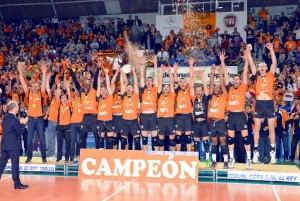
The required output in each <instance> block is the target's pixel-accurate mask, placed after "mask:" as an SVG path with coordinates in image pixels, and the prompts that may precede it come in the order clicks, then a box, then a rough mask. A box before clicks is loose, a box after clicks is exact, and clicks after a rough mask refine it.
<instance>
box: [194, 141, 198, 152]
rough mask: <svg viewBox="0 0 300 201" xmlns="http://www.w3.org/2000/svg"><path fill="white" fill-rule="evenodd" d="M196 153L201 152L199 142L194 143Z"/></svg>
mask: <svg viewBox="0 0 300 201" xmlns="http://www.w3.org/2000/svg"><path fill="white" fill-rule="evenodd" d="M194 151H195V152H198V151H199V142H198V141H194Z"/></svg>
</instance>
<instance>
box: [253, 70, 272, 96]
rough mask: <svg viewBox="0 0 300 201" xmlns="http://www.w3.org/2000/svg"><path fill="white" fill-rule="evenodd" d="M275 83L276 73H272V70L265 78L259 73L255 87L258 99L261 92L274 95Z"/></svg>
mask: <svg viewBox="0 0 300 201" xmlns="http://www.w3.org/2000/svg"><path fill="white" fill-rule="evenodd" d="M273 85H274V74H272V73H271V72H270V71H269V72H267V74H266V76H265V77H264V78H263V77H262V76H261V75H259V76H258V77H257V80H256V87H255V88H256V99H257V98H258V95H259V94H260V93H265V94H267V95H268V96H269V97H272V91H273Z"/></svg>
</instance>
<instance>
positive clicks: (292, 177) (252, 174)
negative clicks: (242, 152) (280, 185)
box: [227, 171, 300, 183]
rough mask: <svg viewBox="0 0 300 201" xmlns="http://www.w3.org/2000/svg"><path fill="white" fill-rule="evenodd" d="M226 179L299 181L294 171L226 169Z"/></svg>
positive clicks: (299, 175) (298, 175) (299, 176)
mask: <svg viewBox="0 0 300 201" xmlns="http://www.w3.org/2000/svg"><path fill="white" fill-rule="evenodd" d="M227 178H228V179H237V180H252V181H253V180H254V181H276V182H298V183H299V182H300V174H299V173H295V172H262V171H228V173H227Z"/></svg>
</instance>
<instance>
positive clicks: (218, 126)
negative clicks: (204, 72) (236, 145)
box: [208, 65, 228, 169]
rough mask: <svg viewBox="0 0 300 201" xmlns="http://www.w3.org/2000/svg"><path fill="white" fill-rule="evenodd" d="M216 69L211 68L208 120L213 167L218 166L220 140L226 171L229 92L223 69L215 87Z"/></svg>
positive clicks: (219, 70) (220, 68) (220, 70)
mask: <svg viewBox="0 0 300 201" xmlns="http://www.w3.org/2000/svg"><path fill="white" fill-rule="evenodd" d="M215 71H216V67H215V66H214V65H213V66H212V67H211V75H210V88H209V94H210V105H209V110H208V118H209V119H210V125H209V132H210V137H211V143H212V145H211V152H212V160H213V161H212V163H211V167H212V168H215V167H216V166H217V149H218V147H217V145H218V140H219V141H220V145H221V149H222V153H223V156H224V169H227V168H228V146H227V142H226V123H225V109H226V102H227V97H228V95H227V90H226V86H225V84H224V80H223V68H222V67H219V68H218V73H219V76H220V85H215V86H214V77H215Z"/></svg>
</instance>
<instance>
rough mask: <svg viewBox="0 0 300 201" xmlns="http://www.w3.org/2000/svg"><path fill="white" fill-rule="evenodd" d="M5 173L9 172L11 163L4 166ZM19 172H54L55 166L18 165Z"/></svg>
mask: <svg viewBox="0 0 300 201" xmlns="http://www.w3.org/2000/svg"><path fill="white" fill-rule="evenodd" d="M5 170H6V171H11V163H7V164H6V166H5ZM19 171H20V172H55V164H25V163H21V164H20V165H19Z"/></svg>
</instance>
